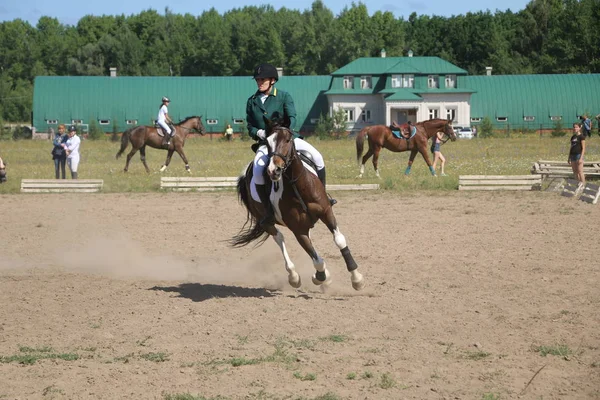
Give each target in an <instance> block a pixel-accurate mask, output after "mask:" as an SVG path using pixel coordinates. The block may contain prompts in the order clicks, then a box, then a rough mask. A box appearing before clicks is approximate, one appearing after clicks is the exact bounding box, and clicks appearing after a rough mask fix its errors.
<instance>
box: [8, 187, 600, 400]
mask: <svg viewBox="0 0 600 400" xmlns="http://www.w3.org/2000/svg"><path fill="white" fill-rule="evenodd" d="M336 197H337V198H338V200H339V204H338V205H336V206H335V211H336V216H337V219H338V223H339V226H340V229H341V231H342V233H344V234H345V236H346V239H347V241H348V245H349V247H350V249H351V251H352V253H353V255H354V256H355V258H356V261H357V262H358V264H359V268H360V270H361V271H362V272H363V274H364V276H365V280H366V284H367V286H366V288H365V289H364V290H363V291H361V292H355V291H354V290H353V289H352V287H351V284H350V275H349V273H348V272H347V271H346V270H345V267H344V263H343V259H342V257H341V255H340V253H339V250H338V249H337V247H336V246H335V244H334V242H333V239H332V237H331V235H330V234H329V232H328V231H327V229H326V228H325V227H324V226H323V225H322V224H320V225H318V226H317V227H316V228H315V229H314V230H313V234H312V237H313V242H314V243H315V246H316V248H317V251H319V253H320V254H321V255H322V256H323V257H324V258H325V259H326V261H327V263H328V267H329V268H330V271H331V273H332V275H333V279H334V282H333V284H332V286H331V288H330V289H329V290H328V291H327V292H325V293H323V292H322V291H321V290H320V289H319V288H317V287H315V286H314V285H313V284H312V282H311V279H310V276H311V274H312V273H313V267H312V263H311V261H310V259H309V257H308V256H307V255H306V254H305V253H304V252H303V250H302V249H301V248H300V246H299V245H298V244H297V243H296V241H295V239H294V238H293V236H292V235H291V233H290V232H289V231H287V230H286V229H285V228H283V233H284V235H285V236H286V238H287V244H288V249H289V252H290V256H291V257H292V260H293V261H294V262H295V264H296V266H297V269H298V271H299V273H300V275H301V277H302V280H303V286H302V288H301V289H300V290H295V289H292V288H291V287H289V285H288V284H287V275H286V273H285V270H284V264H283V259H282V257H281V254H280V252H279V249H278V247H277V246H276V245H275V243H274V242H273V241H272V240H269V241H267V242H266V243H265V244H264V245H263V246H261V247H258V248H250V247H248V248H242V249H232V248H230V247H228V245H227V243H226V240H227V239H228V238H230V237H231V236H232V235H234V234H235V233H237V232H238V230H239V229H240V228H241V226H242V225H243V223H244V221H245V212H244V210H243V209H242V206H240V205H239V204H238V203H237V199H236V197H235V194H234V193H208V194H199V193H183V194H181V193H165V194H96V195H94V194H90V195H82V194H57V195H2V196H0V204H2V206H3V207H2V213H1V216H0V225H1V228H0V249H1V250H0V253H1V255H0V361H1V362H0V399H168V398H172V399H175V398H181V399H183V398H185V396H183V395H184V394H191V395H193V396H196V397H193V398H196V399H202V398H206V399H322V400H338V399H361V400H362V399H488V400H491V399H516V398H523V399H544V400H547V399H600V287H599V284H600V280H599V278H598V276H599V268H600V266H599V264H600V263H599V262H598V254H599V253H598V246H599V243H600V231H599V229H598V226H599V223H600V206H599V205H589V204H585V203H583V202H581V201H577V200H573V199H567V198H564V197H561V196H560V195H558V194H557V193H549V192H527V193H515V192H506V193H483V192H478V193H475V192H458V191H457V192H451V193H401V194H398V193H371V192H370V193H358V192H354V193H350V192H338V193H337V194H336ZM188 398H192V397H188Z"/></svg>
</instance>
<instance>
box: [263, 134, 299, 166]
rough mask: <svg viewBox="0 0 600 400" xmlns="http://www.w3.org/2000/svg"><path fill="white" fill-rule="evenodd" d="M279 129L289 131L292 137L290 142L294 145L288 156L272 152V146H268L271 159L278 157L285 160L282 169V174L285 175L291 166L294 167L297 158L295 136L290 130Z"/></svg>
mask: <svg viewBox="0 0 600 400" xmlns="http://www.w3.org/2000/svg"><path fill="white" fill-rule="evenodd" d="M278 129H280V130H287V131H288V132H289V134H290V137H291V139H290V141H291V142H292V145H291V146H290V150H289V152H288V154H287V155H283V154H281V153H278V152H276V151H272V150H271V146H268V147H269V157H273V156H277V157H279V158H281V159H282V160H283V168H282V169H281V173H282V174H283V173H284V172H285V171H286V170H287V169H288V167H289V166H290V165H292V161H294V159H295V158H296V145H295V144H294V136H293V135H292V132H291V131H290V130H289V129H288V128H286V127H279V128H278Z"/></svg>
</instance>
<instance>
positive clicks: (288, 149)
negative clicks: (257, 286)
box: [230, 121, 364, 290]
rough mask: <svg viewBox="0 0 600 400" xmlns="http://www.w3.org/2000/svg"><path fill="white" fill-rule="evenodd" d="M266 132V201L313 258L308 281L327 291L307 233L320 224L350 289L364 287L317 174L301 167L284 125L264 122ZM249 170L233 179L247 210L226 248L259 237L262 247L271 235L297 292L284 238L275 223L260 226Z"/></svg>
mask: <svg viewBox="0 0 600 400" xmlns="http://www.w3.org/2000/svg"><path fill="white" fill-rule="evenodd" d="M266 130H267V133H268V134H269V136H268V138H267V145H268V147H269V152H270V153H271V160H270V162H269V165H268V167H267V169H266V172H267V175H268V176H269V178H270V180H271V181H272V182H273V188H272V190H271V195H270V200H271V204H272V206H273V210H274V214H275V219H276V222H275V223H276V224H279V225H283V226H287V227H288V228H289V229H290V230H291V231H292V233H293V234H294V235H295V236H296V240H298V243H300V245H301V246H302V248H303V249H304V250H305V251H306V253H308V255H309V256H310V258H311V259H312V262H313V265H314V267H315V270H316V271H315V274H314V275H313V276H312V281H313V283H314V284H315V285H323V287H327V286H328V285H329V284H330V283H331V276H330V273H329V270H328V269H327V266H326V264H325V260H323V258H321V256H320V255H319V254H318V253H317V251H316V250H315V249H314V247H313V244H312V241H311V240H310V235H309V233H310V230H311V229H312V228H313V227H314V225H315V223H316V222H317V221H318V220H321V221H322V222H323V223H324V224H325V225H327V228H329V231H330V232H331V233H332V234H333V240H334V242H335V244H336V245H337V246H338V248H339V249H340V251H341V253H342V256H343V257H344V261H345V263H346V268H347V269H348V271H349V272H350V273H351V278H350V280H351V282H352V287H354V289H356V290H361V289H362V288H363V287H364V281H363V276H362V275H361V274H360V273H359V272H358V270H357V268H358V265H357V264H356V262H355V261H354V258H353V257H352V254H351V253H350V250H349V249H348V246H347V245H346V239H345V237H344V235H342V233H341V232H340V230H339V228H338V226H337V222H336V220H335V216H334V214H333V209H332V208H331V204H330V203H329V198H328V197H327V193H326V192H325V188H324V187H323V185H322V184H321V181H320V180H319V178H318V177H317V175H316V173H315V172H314V171H312V170H309V169H308V168H307V167H305V165H304V164H303V162H302V160H301V159H300V156H299V153H298V152H297V151H296V147H295V145H294V140H293V136H292V131H291V130H290V129H289V127H288V126H282V125H279V124H277V123H275V124H272V123H271V121H267V129H266ZM252 167H253V164H252V163H250V165H248V168H247V169H246V173H245V174H244V175H242V176H240V177H239V178H238V183H237V192H238V196H239V199H240V202H241V203H243V204H244V206H245V207H246V210H247V214H246V223H245V224H244V227H243V228H242V230H241V231H240V233H239V234H237V235H236V236H234V237H233V238H232V239H231V240H230V244H231V245H232V246H234V247H241V246H245V245H247V244H249V243H251V242H253V241H255V240H259V239H260V241H259V244H262V243H263V242H264V241H265V240H266V239H267V238H268V235H271V236H272V237H273V239H274V240H275V242H276V243H277V245H278V246H279V248H280V249H281V252H282V254H283V258H284V260H285V269H286V270H287V273H288V282H289V283H290V285H291V286H292V287H295V288H298V287H300V285H301V284H302V283H301V279H300V275H298V273H297V272H296V268H295V266H294V263H293V262H292V261H291V259H290V257H289V255H288V252H287V250H286V246H285V241H284V238H283V234H282V233H281V232H280V231H279V229H277V228H276V226H275V225H261V224H260V223H259V221H261V220H262V219H263V217H264V215H265V208H264V207H263V205H262V204H261V203H260V202H259V201H257V200H255V199H254V198H253V196H252V195H251V182H252Z"/></svg>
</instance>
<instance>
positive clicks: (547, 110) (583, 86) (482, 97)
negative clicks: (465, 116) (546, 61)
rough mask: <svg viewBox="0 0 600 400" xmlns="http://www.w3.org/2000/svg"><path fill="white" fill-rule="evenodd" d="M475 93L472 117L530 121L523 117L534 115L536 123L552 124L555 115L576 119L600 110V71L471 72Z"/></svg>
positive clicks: (518, 122) (469, 82) (469, 80)
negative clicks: (482, 73)
mask: <svg viewBox="0 0 600 400" xmlns="http://www.w3.org/2000/svg"><path fill="white" fill-rule="evenodd" d="M465 79H466V85H467V86H468V87H469V88H472V89H473V90H475V92H476V93H474V94H473V95H472V96H471V117H472V118H484V117H486V116H487V117H489V118H490V119H491V120H492V123H494V124H497V121H496V118H497V117H507V118H508V121H507V123H509V124H511V125H516V126H522V125H529V124H526V123H524V121H523V117H525V116H533V117H535V121H534V122H532V123H531V125H532V126H536V127H539V126H540V125H542V126H544V127H545V128H547V127H551V126H552V125H553V124H554V122H553V121H551V120H550V117H551V116H561V117H562V119H563V121H567V122H575V121H577V117H578V115H581V114H582V113H584V112H588V113H591V114H593V115H595V114H594V113H596V114H597V113H598V111H600V96H598V93H597V89H598V88H600V74H564V75H558V74H556V75H492V76H487V75H484V76H467V77H465Z"/></svg>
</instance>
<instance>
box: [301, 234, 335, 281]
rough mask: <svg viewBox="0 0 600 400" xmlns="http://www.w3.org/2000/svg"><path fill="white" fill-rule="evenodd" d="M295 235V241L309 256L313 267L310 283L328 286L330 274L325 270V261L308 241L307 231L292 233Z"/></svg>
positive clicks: (310, 241)
mask: <svg viewBox="0 0 600 400" xmlns="http://www.w3.org/2000/svg"><path fill="white" fill-rule="evenodd" d="M294 234H295V235H296V240H298V243H300V246H302V248H303V249H304V251H306V253H307V254H308V255H309V256H310V258H311V260H312V262H313V266H314V267H315V270H316V271H315V273H314V275H313V276H312V281H313V283H314V284H315V285H317V286H319V285H324V286H325V287H327V286H329V285H330V284H331V282H332V279H331V274H330V273H329V270H328V269H327V265H326V264H325V260H323V259H322V258H321V256H319V254H318V253H317V251H316V250H315V248H314V246H313V244H312V240H310V236H309V234H308V231H306V232H298V233H294Z"/></svg>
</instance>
